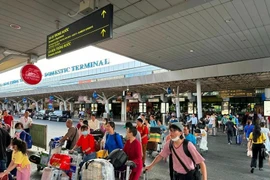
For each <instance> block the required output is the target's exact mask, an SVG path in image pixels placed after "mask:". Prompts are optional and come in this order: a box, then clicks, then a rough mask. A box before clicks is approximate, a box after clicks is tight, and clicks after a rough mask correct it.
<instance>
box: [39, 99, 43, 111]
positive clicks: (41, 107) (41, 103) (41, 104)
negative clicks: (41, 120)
mask: <svg viewBox="0 0 270 180" xmlns="http://www.w3.org/2000/svg"><path fill="white" fill-rule="evenodd" d="M43 106H44V101H43V99H41V100H40V109H44V107H43Z"/></svg>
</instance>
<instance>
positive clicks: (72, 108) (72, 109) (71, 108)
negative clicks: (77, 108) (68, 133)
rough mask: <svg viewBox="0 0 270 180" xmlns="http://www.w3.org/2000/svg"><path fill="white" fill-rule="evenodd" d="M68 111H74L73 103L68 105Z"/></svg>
mask: <svg viewBox="0 0 270 180" xmlns="http://www.w3.org/2000/svg"><path fill="white" fill-rule="evenodd" d="M69 110H70V112H73V111H74V103H73V102H70V103H69Z"/></svg>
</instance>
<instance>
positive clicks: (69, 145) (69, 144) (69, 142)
mask: <svg viewBox="0 0 270 180" xmlns="http://www.w3.org/2000/svg"><path fill="white" fill-rule="evenodd" d="M75 129H76V132H75V134H74V136H73V138H72V140H67V144H66V149H69V150H70V149H71V144H72V142H73V140H74V139H75V136H76V134H77V128H75Z"/></svg>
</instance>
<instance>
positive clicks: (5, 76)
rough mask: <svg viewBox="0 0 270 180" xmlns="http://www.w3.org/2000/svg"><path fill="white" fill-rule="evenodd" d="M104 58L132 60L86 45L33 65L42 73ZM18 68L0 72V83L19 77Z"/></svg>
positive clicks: (119, 61) (114, 60)
mask: <svg viewBox="0 0 270 180" xmlns="http://www.w3.org/2000/svg"><path fill="white" fill-rule="evenodd" d="M106 58H107V59H109V60H110V65H113V64H120V63H125V62H130V61H134V60H133V59H131V58H127V57H125V56H121V55H119V54H116V53H113V52H109V51H107V50H103V49H100V48H97V47H93V46H88V47H86V48H83V49H79V50H77V51H73V52H71V53H67V54H64V55H62V56H57V57H55V58H52V59H42V60H39V61H38V62H37V63H35V65H36V66H37V67H39V68H40V70H41V72H42V74H43V75H44V73H45V72H50V71H53V70H58V69H61V68H65V67H70V66H74V65H79V64H83V63H87V62H92V61H97V60H103V59H106ZM20 70H21V67H18V68H16V69H13V70H10V71H8V72H5V73H1V74H0V83H4V82H9V81H11V80H17V79H20V78H21V77H20Z"/></svg>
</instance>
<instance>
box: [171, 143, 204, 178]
mask: <svg viewBox="0 0 270 180" xmlns="http://www.w3.org/2000/svg"><path fill="white" fill-rule="evenodd" d="M188 143H189V142H188V140H186V139H184V142H183V150H184V152H185V154H186V156H187V157H189V158H190V159H191V160H192V162H193V164H194V166H195V168H194V170H195V171H194V174H193V180H201V179H202V178H201V176H202V175H201V172H200V166H199V165H197V164H196V163H195V161H194V159H193V157H192V155H191V154H190V152H189V150H188ZM169 148H170V151H171V154H170V157H169V159H170V161H169V168H170V177H171V179H173V171H174V170H173V159H172V154H173V153H175V152H174V151H175V150H174V149H173V143H172V141H170V144H169ZM172 151H173V152H172ZM175 155H176V154H175ZM176 157H177V159H178V160H181V159H179V157H178V155H176ZM180 164H181V165H182V166H183V168H184V169H185V171H187V172H188V169H187V167H186V166H185V164H183V162H182V161H180Z"/></svg>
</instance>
